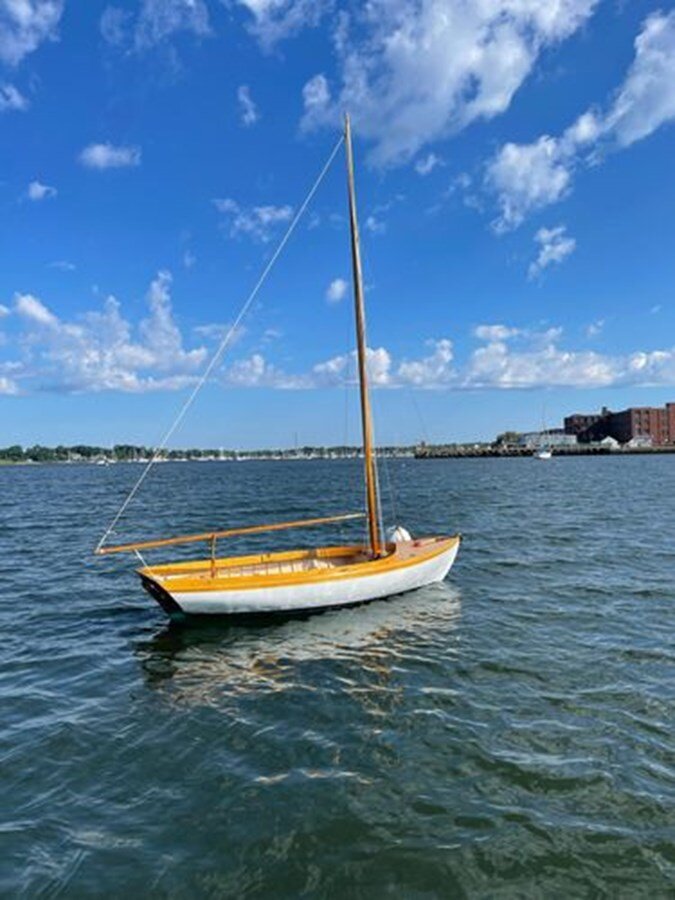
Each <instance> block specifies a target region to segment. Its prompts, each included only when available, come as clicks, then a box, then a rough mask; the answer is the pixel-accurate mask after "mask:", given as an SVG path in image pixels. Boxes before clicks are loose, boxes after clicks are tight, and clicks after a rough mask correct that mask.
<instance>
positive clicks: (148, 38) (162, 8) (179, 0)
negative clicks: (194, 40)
mask: <svg viewBox="0 0 675 900" xmlns="http://www.w3.org/2000/svg"><path fill="white" fill-rule="evenodd" d="M177 31H191V32H192V33H193V34H196V35H197V36H200V37H204V36H206V35H208V34H210V31H211V28H210V25H209V13H208V9H207V7H206V3H204V0H143V3H142V6H141V11H140V14H139V16H138V22H137V24H136V34H135V41H136V47H137V48H138V49H143V48H145V47H151V46H153V45H154V44H158V43H160V42H161V41H163V40H165V39H166V38H168V37H170V36H171V35H172V34H174V33H175V32H177Z"/></svg>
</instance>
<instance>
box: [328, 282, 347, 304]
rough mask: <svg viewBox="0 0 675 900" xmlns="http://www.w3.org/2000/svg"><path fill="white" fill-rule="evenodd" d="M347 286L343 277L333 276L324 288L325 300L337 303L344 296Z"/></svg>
mask: <svg viewBox="0 0 675 900" xmlns="http://www.w3.org/2000/svg"><path fill="white" fill-rule="evenodd" d="M348 288H349V285H348V284H347V282H346V281H345V279H344V278H334V279H333V281H331V283H330V284H329V285H328V287H327V288H326V300H327V301H328V302H329V303H339V302H340V300H344V298H345V297H346V295H347V289H348Z"/></svg>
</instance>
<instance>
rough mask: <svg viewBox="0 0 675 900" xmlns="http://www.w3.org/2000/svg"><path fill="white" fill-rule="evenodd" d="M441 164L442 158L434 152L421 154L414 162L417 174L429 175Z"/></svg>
mask: <svg viewBox="0 0 675 900" xmlns="http://www.w3.org/2000/svg"><path fill="white" fill-rule="evenodd" d="M440 165H442V160H441V158H440V157H439V156H436V154H435V153H427V155H426V156H421V157H420V158H419V159H418V160H417V162H416V163H415V171H416V172H417V174H418V175H422V176H425V175H430V174H431V173H432V172H433V171H434V169H435V168H436V167H437V166H440Z"/></svg>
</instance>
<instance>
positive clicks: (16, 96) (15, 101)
mask: <svg viewBox="0 0 675 900" xmlns="http://www.w3.org/2000/svg"><path fill="white" fill-rule="evenodd" d="M28 105H29V104H28V100H27V99H26V98H25V97H24V95H23V94H22V93H21V91H19V89H18V88H16V87H15V86H14V85H13V84H7V83H5V84H0V112H10V111H14V112H23V111H24V110H26V109H28Z"/></svg>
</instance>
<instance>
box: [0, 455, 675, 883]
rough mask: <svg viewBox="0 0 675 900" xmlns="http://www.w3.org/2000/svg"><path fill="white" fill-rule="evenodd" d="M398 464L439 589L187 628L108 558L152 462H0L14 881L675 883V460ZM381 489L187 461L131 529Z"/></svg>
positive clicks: (2, 858) (325, 535)
mask: <svg viewBox="0 0 675 900" xmlns="http://www.w3.org/2000/svg"><path fill="white" fill-rule="evenodd" d="M389 471H390V476H391V480H392V482H393V484H394V485H395V487H396V488H397V510H396V512H397V518H398V520H400V522H401V523H402V524H405V525H406V526H407V527H409V528H410V530H412V531H413V532H414V533H418V534H421V533H424V532H434V531H438V532H443V531H455V530H457V529H459V530H461V531H462V532H463V534H464V538H465V540H464V544H463V546H462V550H461V552H460V555H459V557H458V561H457V563H456V565H455V567H454V569H453V570H452V572H451V575H450V578H449V579H448V581H446V582H445V583H443V584H441V585H437V586H434V587H432V588H429V589H427V590H423V591H419V592H416V593H413V594H409V595H406V596H403V597H400V598H396V599H393V600H389V601H380V602H376V603H373V604H369V605H367V606H363V607H359V608H356V609H352V610H343V611H334V612H330V613H326V614H323V615H320V616H314V617H312V618H308V619H304V620H293V621H289V622H282V623H276V624H271V625H257V626H255V627H253V626H243V625H238V626H227V625H226V624H216V625H210V626H199V627H184V626H175V625H169V624H168V623H167V621H166V619H165V617H164V615H163V613H162V612H161V610H159V608H158V607H156V606H155V605H154V603H153V601H152V600H151V599H150V598H149V597H148V596H147V595H145V594H144V593H143V592H142V590H141V588H140V586H139V584H137V582H136V579H135V577H134V576H133V574H132V573H131V572H130V570H129V568H128V562H129V561H125V560H115V559H112V558H111V559H106V560H99V561H94V560H93V559H92V558H91V556H90V551H91V548H92V546H93V545H94V544H95V543H96V541H97V540H98V537H99V536H100V533H101V531H102V530H103V527H104V526H105V524H106V523H107V519H109V518H110V516H111V514H112V512H113V511H114V508H115V507H116V505H118V504H119V502H120V500H121V498H122V497H123V495H124V493H125V491H126V490H127V489H128V487H129V485H130V484H131V482H132V480H133V479H134V478H135V477H137V475H138V473H139V469H138V468H137V467H135V466H123V465H118V466H115V467H110V468H103V467H80V466H77V467H65V466H62V467H43V468H38V467H35V468H3V469H0V496H1V497H2V503H1V504H0V585H1V590H0V628H1V633H2V641H1V643H0V709H1V711H2V715H1V717H0V766H1V769H0V771H1V773H2V792H1V794H0V851H1V852H0V894H1V895H2V896H7V897H15V896H19V897H57V896H63V897H90V896H106V897H118V896H119V897H122V896H125V897H142V896H152V897H171V898H182V897H186V898H187V897H265V898H268V897H269V898H286V897H288V898H291V897H293V898H294V897H312V898H313V897H336V898H343V897H350V898H352V897H355V898H360V897H363V898H368V900H372V898H375V897H388V896H391V897H405V898H425V897H484V898H495V897H499V898H505V897H532V898H540V897H547V898H548V897H560V898H563V897H564V898H568V897H572V896H573V897H626V898H634V897H672V896H674V895H675V587H674V575H675V543H674V538H673V535H675V504H674V503H673V500H672V496H673V490H672V488H673V482H674V478H675V457H669V458H665V457H664V458H658V459H652V458H649V459H642V458H637V457H633V458H629V459H611V458H606V459H591V458H584V459H569V460H562V459H559V460H556V459H553V460H552V461H551V462H550V463H541V462H537V461H534V460H508V459H507V460H448V461H442V460H440V461H424V462H414V461H399V462H392V463H390V464H389ZM383 481H385V482H386V481H387V479H386V477H384V478H383ZM361 502H362V493H361V488H360V470H359V467H358V464H356V463H349V462H345V463H339V462H335V463H290V462H289V463H262V462H260V463H239V464H217V463H213V464H207V463H203V464H198V463H195V464H184V465H180V464H167V465H163V466H158V467H157V468H156V471H155V472H154V473H153V474H152V476H151V479H150V481H149V483H148V489H147V490H146V491H145V492H144V493H143V495H142V502H140V503H139V504H138V505H137V506H135V507H134V508H132V511H131V513H130V516H129V527H128V528H127V529H126V532H125V533H124V535H120V537H122V536H133V535H136V534H138V535H140V534H143V535H145V536H147V535H149V534H152V535H163V534H171V533H174V532H189V531H191V530H192V529H195V530H202V529H204V528H208V527H213V526H216V525H223V526H227V525H230V524H240V523H242V522H247V523H248V522H256V521H261V520H264V519H266V518H270V517H271V518H274V519H276V518H278V519H283V518H286V517H289V518H291V517H295V516H296V515H305V514H308V515H309V514H317V515H320V514H322V513H324V512H325V513H330V512H333V511H343V510H346V509H352V508H354V507H355V506H356V507H358V506H359V504H360V503H361ZM359 527H360V526H351V527H350V528H347V527H345V528H344V530H343V532H342V537H343V538H344V539H350V540H351V539H353V538H354V536H355V535H356V534H358V528H359ZM339 536H340V535H339V533H338V532H337V531H336V532H334V533H332V534H331V533H330V532H329V531H326V530H325V529H320V530H313V531H311V532H310V531H308V532H306V534H304V535H303V536H302V537H303V539H304V540H305V541H306V542H316V541H321V540H323V541H326V540H328V539H329V538H335V537H339ZM298 537H299V535H298V534H297V533H295V534H293V535H289V534H280V535H278V536H275V537H274V545H275V546H277V547H281V546H288V545H292V544H293V543H297V542H298ZM269 543H270V536H269V535H268V536H266V537H265V536H262V537H257V538H255V539H249V540H248V541H241V542H239V543H237V544H236V545H233V548H232V549H233V550H234V551H236V552H243V551H245V550H247V549H250V548H254V547H261V546H269Z"/></svg>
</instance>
